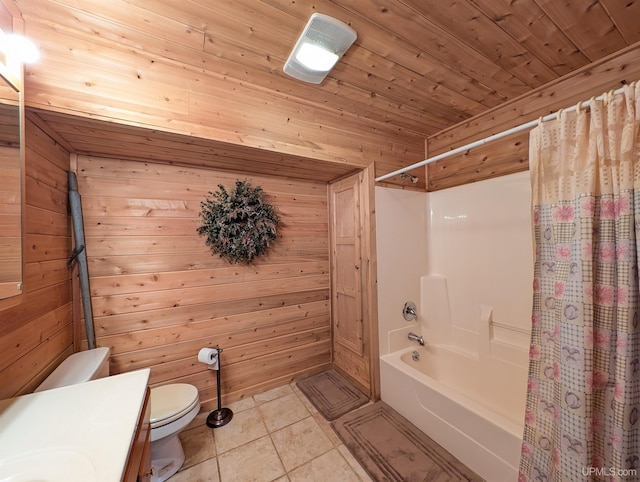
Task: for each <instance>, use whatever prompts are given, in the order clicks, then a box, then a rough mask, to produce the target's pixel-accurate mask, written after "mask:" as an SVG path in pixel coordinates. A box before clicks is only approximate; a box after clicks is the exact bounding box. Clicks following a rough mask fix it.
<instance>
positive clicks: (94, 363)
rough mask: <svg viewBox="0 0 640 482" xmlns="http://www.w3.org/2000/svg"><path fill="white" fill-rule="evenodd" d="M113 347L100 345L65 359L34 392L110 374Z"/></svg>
mask: <svg viewBox="0 0 640 482" xmlns="http://www.w3.org/2000/svg"><path fill="white" fill-rule="evenodd" d="M110 354H111V348H109V347H100V348H95V349H93V350H87V351H79V352H78V353H74V354H73V355H71V356H69V357H68V358H67V359H65V360H64V361H63V362H62V363H61V364H60V365H59V366H58V367H57V368H56V369H55V370H54V371H53V372H51V374H50V375H49V376H48V377H47V378H45V379H44V381H43V382H42V383H41V384H40V385H38V387H37V388H36V389H35V390H34V392H42V391H44V390H51V389H52V388H60V387H66V386H67V385H75V384H77V383H84V382H88V381H89V380H96V379H98V378H103V377H108V376H109V355H110Z"/></svg>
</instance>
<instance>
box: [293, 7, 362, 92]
mask: <svg viewBox="0 0 640 482" xmlns="http://www.w3.org/2000/svg"><path fill="white" fill-rule="evenodd" d="M357 37H358V34H357V33H356V31H355V30H353V29H352V28H351V27H349V26H348V25H347V24H345V23H343V22H341V21H340V20H337V19H335V18H333V17H329V16H328V15H324V14H322V13H314V14H313V15H311V17H310V18H309V21H308V22H307V25H306V26H305V28H304V30H303V31H302V34H301V35H300V38H299V39H298V41H297V42H296V45H295V47H293V50H292V51H291V54H290V55H289V58H288V59H287V62H286V63H285V64H284V67H283V69H282V70H284V72H285V73H286V74H288V75H290V76H291V77H294V78H296V79H299V80H303V81H305V82H311V83H312V84H319V83H320V82H322V80H323V79H324V78H325V77H326V76H327V74H328V73H329V71H330V70H331V69H332V68H333V66H334V65H335V64H336V62H337V61H338V60H339V59H340V57H342V56H343V55H344V53H345V52H346V51H347V49H348V48H349V47H350V46H351V45H352V44H353V42H355V40H356V38H357Z"/></svg>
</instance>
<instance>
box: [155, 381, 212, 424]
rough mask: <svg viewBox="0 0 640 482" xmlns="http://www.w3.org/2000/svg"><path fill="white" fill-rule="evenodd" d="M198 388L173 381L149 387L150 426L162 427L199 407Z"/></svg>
mask: <svg viewBox="0 0 640 482" xmlns="http://www.w3.org/2000/svg"><path fill="white" fill-rule="evenodd" d="M199 405H200V400H199V398H198V389H197V388H196V387H194V386H193V385H189V384H187V383H173V384H169V385H162V386H159V387H156V388H152V389H151V420H150V422H151V428H152V429H154V428H158V427H162V426H163V425H167V424H169V423H171V422H173V421H175V420H178V419H179V418H181V417H183V416H185V415H186V414H188V413H189V412H191V411H192V410H193V409H194V408H195V407H196V406H198V407H199Z"/></svg>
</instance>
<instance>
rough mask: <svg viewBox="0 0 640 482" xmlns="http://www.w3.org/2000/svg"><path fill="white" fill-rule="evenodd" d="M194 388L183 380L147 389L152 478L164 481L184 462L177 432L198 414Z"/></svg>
mask: <svg viewBox="0 0 640 482" xmlns="http://www.w3.org/2000/svg"><path fill="white" fill-rule="evenodd" d="M199 411H200V398H199V397H198V389H197V388H196V387H194V386H193V385H189V384H187V383H172V384H169V385H162V386H159V387H155V388H152V389H151V467H153V476H152V479H151V480H152V482H164V481H165V480H167V479H168V478H169V477H171V476H172V475H174V474H175V473H176V472H177V471H178V470H180V467H182V464H183V463H184V451H183V450H182V444H181V443H180V438H178V434H179V433H180V432H181V431H182V430H183V429H184V428H185V427H186V426H187V425H189V423H191V421H192V420H193V419H194V418H195V416H196V415H198V412H199Z"/></svg>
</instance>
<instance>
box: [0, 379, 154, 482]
mask: <svg viewBox="0 0 640 482" xmlns="http://www.w3.org/2000/svg"><path fill="white" fill-rule="evenodd" d="M148 381H149V369H143V370H138V371H135V372H129V373H123V374H121V375H114V376H111V377H106V378H100V379H98V380H93V381H90V382H86V383H81V384H78V385H70V386H67V387H62V388H55V389H53V390H46V391H43V392H38V393H30V394H28V395H22V396H20V397H16V398H11V399H7V400H0V482H26V481H33V480H37V481H42V482H76V481H77V482H119V481H120V480H121V479H122V476H123V474H124V469H125V467H126V463H127V458H128V456H129V450H130V448H131V444H132V442H133V438H134V435H135V430H136V426H137V423H138V419H139V417H140V413H141V410H142V408H143V404H144V398H145V393H146V389H147V383H148Z"/></svg>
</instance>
